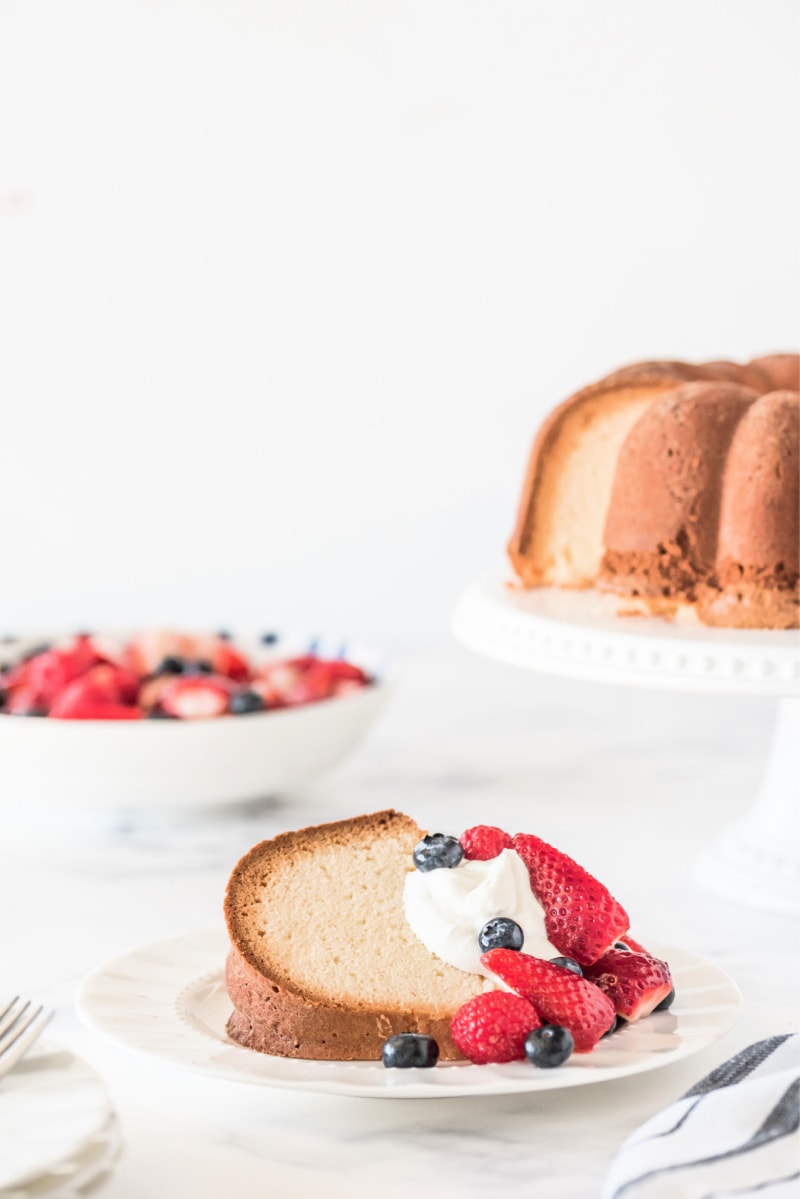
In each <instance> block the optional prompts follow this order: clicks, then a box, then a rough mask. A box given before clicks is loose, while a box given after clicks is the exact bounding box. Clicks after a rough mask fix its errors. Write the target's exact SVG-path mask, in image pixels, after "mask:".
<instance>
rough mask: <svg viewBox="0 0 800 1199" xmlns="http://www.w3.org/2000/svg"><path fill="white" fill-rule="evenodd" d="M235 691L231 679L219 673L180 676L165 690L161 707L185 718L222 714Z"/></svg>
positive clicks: (170, 682)
mask: <svg viewBox="0 0 800 1199" xmlns="http://www.w3.org/2000/svg"><path fill="white" fill-rule="evenodd" d="M231 690H232V688H231V684H230V681H229V680H228V679H223V678H221V677H220V676H218V675H178V676H176V677H175V678H172V679H170V681H169V683H168V685H167V686H166V687H164V689H163V691H162V692H161V700H160V702H161V707H162V708H163V709H164V711H165V712H168V713H169V715H170V716H177V717H179V719H181V720H204V719H206V718H208V717H209V716H222V714H223V713H224V712H227V710H228V703H229V701H230V696H231Z"/></svg>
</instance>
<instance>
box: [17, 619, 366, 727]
mask: <svg viewBox="0 0 800 1199" xmlns="http://www.w3.org/2000/svg"><path fill="white" fill-rule="evenodd" d="M374 681H375V680H374V678H373V677H372V676H371V675H370V674H369V673H368V672H367V671H365V670H364V669H363V668H362V667H361V666H358V665H356V664H355V663H354V662H351V661H349V660H348V659H347V658H346V657H345V656H337V657H324V656H321V655H320V654H319V653H318V652H317V651H316V650H315V649H314V648H313V647H312V648H311V649H309V650H308V651H307V652H304V653H288V652H287V653H281V652H280V642H279V640H278V639H277V638H276V637H275V636H274V635H271V634H268V635H265V637H263V638H262V639H261V643H260V645H259V647H258V648H257V649H253V650H245V649H244V648H243V647H242V646H241V645H239V644H237V643H236V642H235V641H234V640H233V639H232V638H230V637H229V636H227V635H225V634H197V633H181V632H175V631H171V630H163V629H157V630H149V631H145V632H141V633H137V634H134V635H132V636H130V637H127V638H125V637H110V636H105V635H92V634H88V633H80V634H77V635H76V636H74V637H70V638H67V639H65V640H60V641H58V642H54V643H49V644H40V645H35V646H33V647H29V648H28V649H27V650H25V652H23V653H21V654H17V655H16V656H14V655H13V654H12V655H11V656H10V660H6V661H0V714H4V715H9V716H49V717H51V718H53V719H57V720H142V719H164V720H197V719H209V718H215V717H219V716H246V715H251V714H253V713H258V712H266V711H271V710H274V709H280V708H292V707H297V706H298V705H302V704H309V703H314V702H317V701H319V700H325V699H332V698H334V697H337V696H342V695H345V694H347V693H349V692H353V691H358V690H360V689H361V688H362V687H366V686H369V685H370V684H371V683H373V682H374Z"/></svg>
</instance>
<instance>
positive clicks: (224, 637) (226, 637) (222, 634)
mask: <svg viewBox="0 0 800 1199" xmlns="http://www.w3.org/2000/svg"><path fill="white" fill-rule="evenodd" d="M217 636H218V637H219V639H220V641H232V640H233V633H231V632H229V630H228V629H217Z"/></svg>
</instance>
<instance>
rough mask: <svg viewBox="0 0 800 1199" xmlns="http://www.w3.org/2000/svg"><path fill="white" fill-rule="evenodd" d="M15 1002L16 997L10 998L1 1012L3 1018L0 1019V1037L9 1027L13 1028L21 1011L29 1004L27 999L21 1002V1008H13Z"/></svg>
mask: <svg viewBox="0 0 800 1199" xmlns="http://www.w3.org/2000/svg"><path fill="white" fill-rule="evenodd" d="M16 1003H17V999H14V1000H12V1001H11V1003H10V1004H9V1005H8V1007H7V1008H6V1010H5V1012H4V1013H3V1019H2V1020H0V1037H2V1036H3V1035H4V1033H7V1032H8V1030H9V1029H10V1028H13V1027H14V1025H15V1024H16V1023H17V1021H18V1020H19V1018H20V1016H21V1015H22V1013H23V1012H24V1011H26V1010H27V1008H29V1007H30V1006H31V1004H30V1000H29V999H28V1000H26V1001H25V1003H23V1005H22V1007H21V1008H15V1007H14V1005H15V1004H16Z"/></svg>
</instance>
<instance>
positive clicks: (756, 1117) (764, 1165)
mask: <svg viewBox="0 0 800 1199" xmlns="http://www.w3.org/2000/svg"><path fill="white" fill-rule="evenodd" d="M799 1126H800V1033H794V1034H787V1035H785V1036H777V1037H768V1038H767V1039H766V1040H764V1041H757V1042H756V1043H755V1044H754V1045H750V1046H748V1048H747V1049H743V1050H742V1051H741V1053H737V1054H736V1056H735V1057H732V1058H731V1059H730V1060H729V1061H727V1062H723V1063H722V1065H721V1066H718V1067H717V1068H716V1070H712V1071H711V1073H710V1074H708V1075H706V1077H705V1078H703V1079H701V1081H700V1082H698V1083H697V1084H696V1085H695V1086H693V1087H692V1089H691V1091H688V1092H687V1093H686V1094H685V1095H684V1096H683V1098H682V1099H679V1100H678V1101H677V1103H673V1104H671V1105H670V1106H669V1107H667V1108H665V1109H664V1111H662V1112H659V1114H658V1115H657V1116H653V1118H652V1119H651V1120H648V1121H647V1123H646V1124H643V1125H642V1126H641V1128H637V1130H636V1132H634V1133H633V1134H632V1135H631V1136H629V1137H628V1139H627V1141H625V1142H624V1143H623V1145H622V1148H621V1149H620V1151H619V1153H618V1154H617V1157H616V1158H615V1160H614V1163H613V1165H612V1167H611V1170H610V1171H609V1173H608V1176H607V1178H606V1182H605V1187H604V1189H603V1192H602V1199H745V1197H746V1196H754V1197H755V1196H757V1199H798V1196H800V1139H799V1138H798V1127H799Z"/></svg>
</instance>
